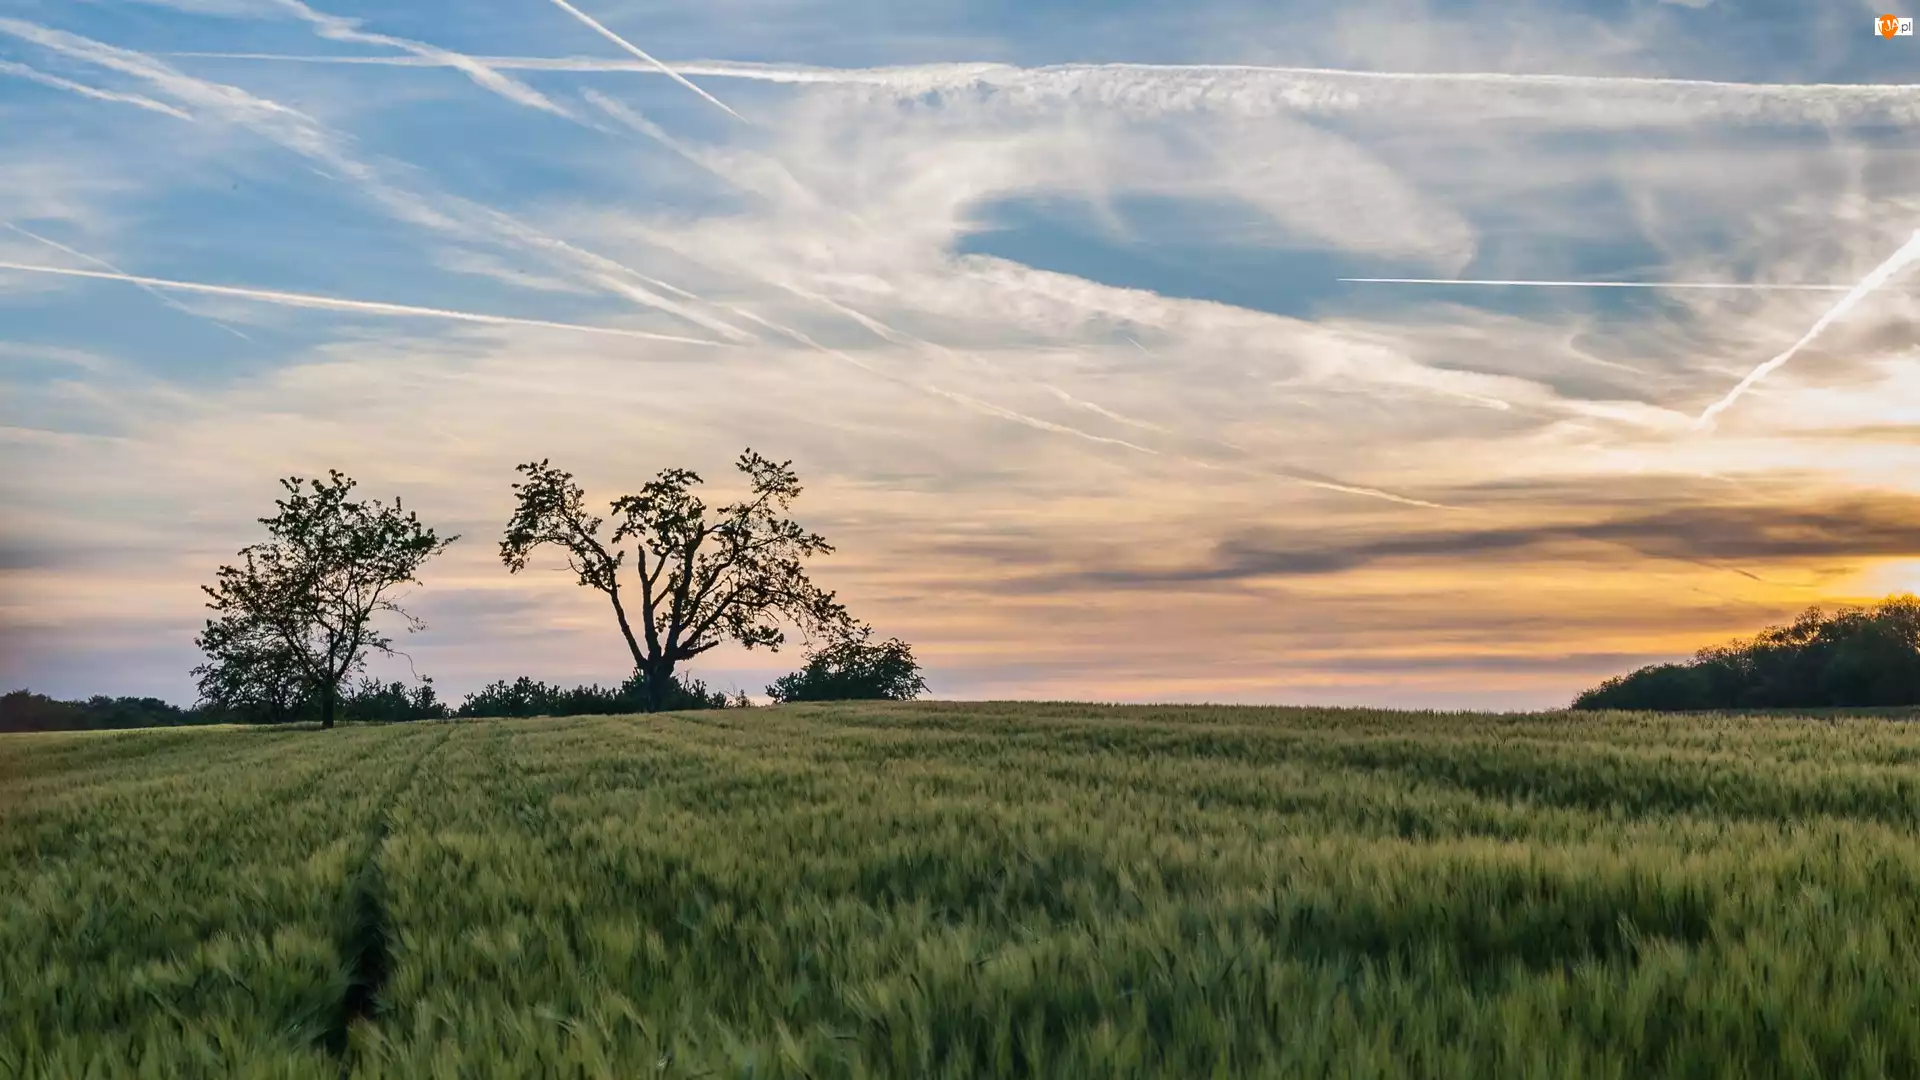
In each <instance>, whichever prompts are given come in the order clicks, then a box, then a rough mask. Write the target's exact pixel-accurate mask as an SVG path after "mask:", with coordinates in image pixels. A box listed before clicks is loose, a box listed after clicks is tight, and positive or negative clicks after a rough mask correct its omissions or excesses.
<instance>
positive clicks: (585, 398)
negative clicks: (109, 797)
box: [0, 0, 1920, 709]
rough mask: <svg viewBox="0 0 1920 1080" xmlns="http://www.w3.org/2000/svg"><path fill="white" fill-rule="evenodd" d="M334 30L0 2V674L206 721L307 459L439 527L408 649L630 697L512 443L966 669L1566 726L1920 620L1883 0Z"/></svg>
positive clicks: (335, 26) (614, 650)
mask: <svg viewBox="0 0 1920 1080" xmlns="http://www.w3.org/2000/svg"><path fill="white" fill-rule="evenodd" d="M315 2H316V3H319V4H320V5H321V6H308V5H307V4H305V3H302V2H300V0H9V2H8V3H7V4H5V5H4V6H0V264H4V265H0V454H4V459H0V508H3V510H0V683H4V684H5V688H8V689H11V688H15V687H30V688H32V689H34V690H36V691H39V692H43V693H50V694H54V695H56V696H63V697H67V696H84V695H88V694H94V693H107V694H153V695H158V696H162V697H167V698H170V699H173V700H176V701H181V702H186V701H190V700H191V699H192V697H193V680H192V678H191V676H190V675H189V669H191V667H192V666H193V665H194V664H195V663H196V662H197V659H198V658H197V655H196V652H195V650H194V646H193V638H194V635H195V633H196V632H197V630H198V629H199V627H200V626H201V624H202V621H203V620H204V619H205V617H206V612H205V611H204V609H203V608H202V602H203V601H204V599H205V598H204V596H203V595H202V594H201V593H200V586H201V585H202V584H205V583H207V582H210V581H211V580H212V577H213V571H214V569H215V568H216V567H217V566H219V565H220V564H221V563H222V562H223V561H229V560H230V559H231V558H232V555H233V553H234V552H235V551H236V550H237V549H239V548H240V547H241V546H243V545H245V544H248V543H251V542H254V541H256V540H258V539H261V538H262V536H263V532H262V530H261V529H260V526H259V525H258V523H257V521H256V519H257V518H259V517H261V516H263V515H265V514H267V513H270V512H271V510H272V500H273V499H274V498H275V496H276V495H277V494H278V490H279V489H278V485H277V481H278V479H279V478H280V477H284V476H290V475H291V476H315V475H324V474H325V472H326V470H328V469H340V470H342V471H343V472H345V473H347V474H348V475H350V476H352V477H354V478H355V479H356V480H357V481H358V482H359V484H360V490H361V492H362V493H364V494H366V495H370V496H376V497H381V498H390V497H394V496H399V497H401V498H403V500H404V502H405V505H406V506H407V507H409V508H412V509H415V510H417V511H418V512H419V513H420V514H421V515H422V517H423V518H424V519H426V520H427V521H428V522H429V523H430V524H432V525H434V526H435V527H436V528H438V529H439V530H440V531H441V532H442V533H443V534H448V533H453V534H458V535H459V537H460V539H459V540H458V541H457V542H456V543H455V544H454V545H453V546H452V547H451V548H450V549H449V550H448V551H447V553H446V554H444V555H443V556H441V557H440V558H439V559H438V560H436V561H435V562H433V563H430V564H429V565H428V566H427V568H426V569H425V571H424V573H423V584H422V585H420V586H418V587H414V588H411V589H410V591H409V593H408V596H407V599H406V603H407V604H408V606H409V607H410V608H411V609H412V610H413V611H415V612H416V613H417V614H418V615H420V616H421V617H422V618H423V619H424V621H425V623H426V624H427V626H426V629H425V630H423V631H421V632H419V633H417V634H410V635H403V636H402V639H401V642H400V646H401V648H402V649H404V650H405V655H404V656H402V657H398V658H395V659H393V660H389V661H383V662H382V663H381V664H379V665H377V666H376V669H375V670H376V671H377V672H378V673H380V674H382V675H384V676H398V677H411V675H412V674H414V673H417V674H420V675H427V676H431V677H433V678H434V680H435V682H436V685H437V686H438V688H439V689H440V691H441V693H442V696H443V697H450V698H454V699H456V700H457V698H458V697H459V696H460V695H462V694H464V693H466V692H468V691H471V690H473V689H476V688H478V687H479V686H481V685H483V684H485V683H487V682H490V681H492V680H494V679H497V678H502V677H508V678H510V677H513V676H517V675H522V674H525V675H532V676H535V677H538V678H542V679H545V680H548V681H561V682H566V683H569V684H571V683H574V682H582V681H588V682H601V683H612V682H616V681H618V680H619V679H620V678H621V677H622V675H623V674H624V672H625V670H626V668H627V667H628V666H629V663H628V661H627V658H626V655H625V647H624V645H623V643H622V642H621V640H620V638H619V636H618V633H617V630H616V628H615V626H614V623H613V620H612V618H611V615H610V612H609V610H608V609H607V607H606V605H605V598H604V597H603V596H601V595H600V594H598V593H594V592H591V591H587V590H582V589H580V588H578V587H577V586H576V585H575V584H574V580H573V578H572V576H571V575H570V574H567V573H565V572H563V571H561V570H560V569H559V567H560V562H559V560H558V558H557V557H555V558H549V559H548V560H546V561H545V562H544V563H536V566H535V567H534V568H532V569H530V570H528V571H526V572H523V573H521V574H518V575H511V574H509V573H508V572H507V571H506V569H505V568H504V567H503V566H502V564H501V562H500V559H499V553H498V544H499V539H500V534H501V532H502V530H503V528H504V526H505V524H506V521H507V518H508V516H509V514H510V513H511V509H512V502H513V497H512V491H511V487H510V485H511V484H512V482H513V480H514V478H515V474H514V471H513V470H514V466H515V465H516V464H519V463H521V462H526V461H532V460H538V459H542V458H550V459H552V461H553V462H554V463H555V464H557V465H560V466H561V467H563V468H566V469H568V470H570V471H572V472H573V473H575V474H576V475H577V476H578V477H579V479H580V481H581V483H582V484H583V485H584V486H585V487H586V489H587V491H588V493H589V495H590V497H591V498H593V499H594V500H596V501H600V502H605V501H608V500H611V499H613V498H614V497H616V496H618V495H620V494H623V493H626V492H629V491H632V490H635V489H637V488H639V487H640V486H641V485H642V484H644V483H645V482H646V481H647V480H648V479H650V478H651V477H652V476H653V475H654V474H655V473H656V472H658V471H659V470H661V469H665V468H670V467H685V468H691V469H694V470H695V471H697V472H699V473H700V474H701V475H702V476H703V477H705V478H706V480H707V481H708V488H709V489H710V497H711V498H712V500H713V501H716V502H718V501H723V500H724V499H725V498H727V497H728V496H729V495H731V494H733V493H735V492H737V491H738V487H737V485H735V483H734V480H735V479H736V474H734V472H733V470H732V469H731V462H732V461H733V459H734V458H735V457H736V456H737V455H738V454H739V453H740V451H741V450H742V449H743V448H745V447H748V446H751V447H752V448H753V449H755V450H757V451H760V452H761V453H763V454H766V455H768V456H770V457H774V458H776V459H782V460H784V459H791V460H792V461H793V464H794V468H795V469H796V470H797V471H798V473H799V474H800V476H801V479H802V481H803V483H804V484H805V487H806V490H805V493H804V494H803V495H802V497H801V498H800V500H799V502H798V503H797V504H796V507H795V514H796V517H798V518H799V519H800V520H801V521H802V522H803V523H804V524H806V525H808V526H810V527H812V528H814V529H817V530H818V531H820V532H822V533H824V534H825V535H826V536H827V537H828V538H829V539H830V540H831V541H832V542H833V543H834V544H835V546H836V549H837V550H836V552H835V553H834V554H833V555H831V556H829V557H825V558H823V559H821V560H819V561H818V562H817V563H816V564H815V577H816V579H817V580H818V581H819V582H820V583H821V584H822V585H824V586H826V587H828V588H831V589H834V590H837V591H838V593H839V595H840V596H841V597H842V598H843V599H845V600H846V601H847V602H848V603H849V605H850V606H851V607H852V609H853V611H854V613H855V614H856V615H857V616H859V617H861V618H863V619H865V620H866V621H868V622H871V623H872V624H873V625H874V626H875V627H876V629H877V630H878V631H879V632H880V634H881V635H883V636H896V635H897V636H899V637H902V638H905V639H906V640H908V641H910V642H912V643H913V645H914V647H915V652H916V655H917V656H918V657H919V658H920V660H921V662H922V664H923V665H924V667H925V669H926V673H927V678H928V681H929V683H930V685H931V688H932V691H933V693H934V695H935V696H939V697H945V698H973V699H979V698H1046V699H1077V700H1095V701H1211V702H1280V703H1300V704H1364V705H1381V706H1402V707H1421V708H1445V709H1453V708H1502V709H1505V708H1513V709H1529V708H1543V707H1553V706H1557V705H1562V704H1564V703H1566V702H1567V701H1568V700H1570V699H1571V698H1572V696H1573V695H1574V694H1575V693H1577V692H1578V691H1579V690H1580V689H1582V688H1584V687H1586V686H1589V685H1592V684H1593V683H1594V682H1596V681H1598V680H1599V679H1601V678H1603V677H1605V676H1607V675H1610V674H1613V673H1617V672H1620V671H1624V670H1627V669H1630V668H1633V667H1637V666H1639V665H1642V664H1646V663H1652V662H1657V661H1662V660H1667V659H1673V658H1678V657H1682V656H1685V655H1687V654H1690V653H1691V652H1692V651H1693V650H1695V649H1696V648H1699V647H1701V646H1703V645H1707V644H1710V643H1713V642H1716V641H1720V640H1723V639H1725V638H1728V637H1732V636H1738V635H1743V634H1749V633H1751V632H1753V631H1754V630H1756V629H1758V628H1760V627H1761V626H1764V625H1766V624H1768V623H1770V622H1776V621H1779V620H1781V619H1784V618H1787V617H1790V616H1791V615H1792V614H1793V613H1795V612H1797V611H1799V610H1802V609H1804V608H1806V607H1807V606H1810V605H1814V604H1823V605H1833V604H1839V603H1848V602H1858V601H1862V600H1867V599H1871V598H1875V597H1878V596H1882V595H1885V594H1887V593H1891V592H1895V591H1904V590H1908V589H1916V588H1920V467H1917V466H1920V369H1917V368H1916V365H1915V363H1914V360H1915V359H1916V346H1920V333H1917V332H1916V325H1920V324H1916V316H1917V315H1920V303H1917V302H1916V292H1915V285H1916V282H1917V281H1920V272H1916V271H1914V270H1913V269H1912V268H1911V267H1910V266H1909V265H1908V262H1909V261H1910V260H1912V259H1914V258H1915V256H1920V241H1915V239H1914V238H1915V236H1916V230H1920V189H1916V188H1915V187H1914V185H1913V177H1915V176H1920V143H1916V142H1915V140H1914V139H1913V137H1912V136H1913V132H1914V129H1915V127H1916V126H1917V125H1920V38H1911V37H1909V38H1895V39H1891V40H1888V39H1882V38H1879V37H1876V36H1875V35H1874V34H1873V32H1872V26H1873V21H1874V19H1873V17H1874V16H1875V15H1877V14H1880V11H1879V10H1878V9H1877V8H1875V7H1872V6H1869V5H1865V4H1863V3H1861V2H1859V0H1833V2H1822V3H1812V2H1810V0H1752V2H1740V0H1585V2H1564V3H1563V2H1549V0H1499V2H1493V0H1488V2H1482V3H1476V2H1469V0H1431V2H1425V3H1421V2H1414V0H1409V2H1402V3H1385V2H1379V3H1375V2H1367V0H1360V2H1353V3H1341V4H1337V5H1336V4H1327V3H1324V2H1320V0H1298V2H1296V0H1280V2H1273V0H1265V2H1259V3H1255V2H1252V0H1188V2H1186V3H1181V4H1166V3H1144V2H1135V0H1120V2H1106V3H1100V4H1092V3H1070V2H1039V0H1022V2H1020V3H1013V2H1010V0H974V2H970V3H960V2H957V0H927V2H923V3H914V4H898V3H883V2H881V0H706V2H703V3H698V4H695V3H688V2H686V0H674V2H668V0H567V2H561V0H464V2H462V3H459V4H453V3H449V2H446V0H411V2H408V3H391V2H389V3H379V4H376V3H372V2H370V0H315ZM1874 2H1876V3H1877V2H1878V0H1874ZM1354 278H1393V279H1417V280H1425V281H1432V280H1440V281H1448V282H1457V281H1462V280H1469V281H1553V282H1573V283H1578V282H1634V283H1642V284H1649V283H1653V284H1659V285H1660V287H1654V288H1637V287H1635V288H1613V287H1583V286H1581V285H1578V284H1567V285H1556V286H1536V285H1468V284H1417V283H1416V284H1410V283H1405V282H1379V281H1375V282H1362V281H1352V280H1342V279H1354ZM1680 286H1689V287H1680ZM1691 286H1711V287H1705V288H1700V287H1691ZM1856 286H1860V287H1859V288H1856ZM1796 346H1797V348H1796ZM799 662H800V656H799V655H798V654H797V651H796V650H795V649H794V648H792V647H789V648H788V649H786V650H783V651H782V652H781V653H779V654H773V655H770V654H768V653H766V652H764V651H760V652H754V653H746V652H742V651H739V650H732V649H723V650H718V651H716V652H714V653H712V654H709V655H708V656H705V657H702V658H701V660H700V661H699V662H697V663H696V664H694V665H693V666H692V668H691V674H693V675H695V676H697V677H700V678H703V679H704V680H705V681H706V682H707V683H708V685H709V686H712V687H715V688H719V689H727V690H733V689H745V690H747V691H749V692H754V693H757V692H759V691H760V690H761V689H762V688H764V686H765V685H766V683H767V682H769V681H770V680H771V679H772V678H773V677H774V676H777V675H778V674H780V673H782V672H784V671H787V670H791V669H792V668H794V667H795V666H797V665H798V663H799Z"/></svg>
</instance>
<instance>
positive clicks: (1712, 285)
mask: <svg viewBox="0 0 1920 1080" xmlns="http://www.w3.org/2000/svg"><path fill="white" fill-rule="evenodd" d="M1336 280H1339V281H1345V282H1352V283H1356V284H1366V285H1501V286H1531V287H1535V288H1544V289H1750V290H1753V291H1755V292H1846V291H1847V290H1849V289H1851V288H1853V286H1851V285H1771V284H1764V283H1760V282H1749V281H1536V280H1512V281H1495V280H1487V279H1471V280H1470V279H1464V278H1398V277H1343V278H1338V279H1336Z"/></svg>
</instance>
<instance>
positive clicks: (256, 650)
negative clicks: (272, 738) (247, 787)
mask: <svg viewBox="0 0 1920 1080" xmlns="http://www.w3.org/2000/svg"><path fill="white" fill-rule="evenodd" d="M194 644H195V645H197V646H199V648H200V651H201V652H202V653H204V654H206V657H207V662H206V663H204V664H201V665H200V666H199V667H196V668H194V669H193V674H194V676H196V677H197V678H198V680H199V689H200V707H201V708H202V709H204V710H206V711H207V712H209V713H214V714H218V715H220V716H222V717H225V718H227V719H232V720H239V721H242V722H245V723H260V724H283V723H286V722H287V721H290V720H296V719H299V718H301V717H302V716H304V715H307V714H309V713H310V712H311V709H312V706H313V704H314V694H313V692H312V691H313V680H312V678H311V677H310V676H309V675H308V672H307V668H306V665H305V664H303V663H302V662H301V659H300V657H299V656H298V655H297V654H296V653H295V651H294V650H293V649H292V648H291V647H290V646H289V645H288V644H287V643H286V642H285V641H284V640H283V639H282V637H281V635H280V633H279V631H278V630H277V629H276V627H275V626H274V625H273V623H272V621H271V620H268V619H265V618H260V617H255V616H250V615H248V614H246V613H244V612H240V611H231V612H229V613H227V614H226V615H224V616H222V617H221V618H218V619H209V620H207V626H206V629H205V630H203V631H202V632H201V634H200V636H199V637H198V638H197V639H195V641H194Z"/></svg>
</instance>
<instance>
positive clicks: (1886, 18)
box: [1880, 15, 1900, 38]
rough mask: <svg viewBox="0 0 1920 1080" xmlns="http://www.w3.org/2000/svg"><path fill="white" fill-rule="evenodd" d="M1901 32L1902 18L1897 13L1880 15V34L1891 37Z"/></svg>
mask: <svg viewBox="0 0 1920 1080" xmlns="http://www.w3.org/2000/svg"><path fill="white" fill-rule="evenodd" d="M1899 32H1900V19H1899V17H1898V16H1896V15H1882V16H1880V36H1881V37H1884V38H1890V37H1892V36H1893V35H1895V34H1897V33H1899Z"/></svg>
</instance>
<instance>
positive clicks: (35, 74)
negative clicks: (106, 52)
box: [0, 60, 193, 120]
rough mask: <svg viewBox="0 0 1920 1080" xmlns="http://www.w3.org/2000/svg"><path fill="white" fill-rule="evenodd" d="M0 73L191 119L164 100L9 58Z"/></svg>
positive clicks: (103, 99)
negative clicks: (103, 86)
mask: <svg viewBox="0 0 1920 1080" xmlns="http://www.w3.org/2000/svg"><path fill="white" fill-rule="evenodd" d="M0 73H5V74H8V75H18V76H19V77H20V78H23V79H27V80H30V81H32V82H37V83H39V84H40V85H42V86H51V87H53V88H54V89H56V90H65V91H68V92H69V93H74V94H79V95H80V96H82V97H90V98H93V99H94V100H95V101H114V102H118V103H120V104H122V105H132V106H135V107H136V108H141V109H146V110H147V111H148V112H157V113H165V114H167V115H168V116H172V117H177V118H179V119H181V120H192V119H193V116H192V114H190V113H186V112H182V111H181V110H179V109H176V108H174V107H173V106H171V105H168V104H167V103H165V102H162V101H155V100H153V99H152V98H150V97H142V96H141V95H139V94H122V93H119V92H118V91H114V90H102V89H100V88H99V87H96V86H88V85H87V84H86V83H77V82H74V81H73V80H72V79H63V78H61V77H60V76H58V75H49V74H47V73H46V72H44V71H41V70H40V69H38V68H31V67H28V66H27V65H25V64H16V63H14V62H13V61H11V60H0Z"/></svg>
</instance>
